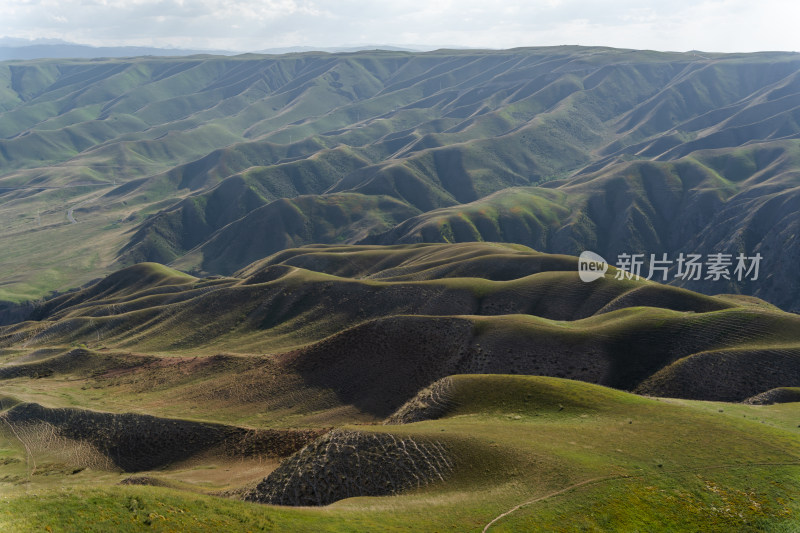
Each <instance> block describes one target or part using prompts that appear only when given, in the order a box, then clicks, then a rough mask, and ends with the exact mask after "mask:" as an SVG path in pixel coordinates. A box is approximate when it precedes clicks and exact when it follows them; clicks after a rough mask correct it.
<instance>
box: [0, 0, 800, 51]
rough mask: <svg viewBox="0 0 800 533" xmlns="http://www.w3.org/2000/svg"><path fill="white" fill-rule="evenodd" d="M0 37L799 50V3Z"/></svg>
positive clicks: (91, 18) (26, 0) (16, 14)
mask: <svg viewBox="0 0 800 533" xmlns="http://www.w3.org/2000/svg"><path fill="white" fill-rule="evenodd" d="M2 11H3V16H2V19H0V35H6V36H10V37H26V38H62V39H66V40H70V41H75V42H83V43H89V44H95V45H126V44H135V45H155V46H181V47H192V48H227V49H234V50H257V49H263V48H268V47H276V46H291V45H319V46H333V45H352V44H376V43H386V44H431V45H443V44H449V45H461V46H475V47H504V48H505V47H515V46H541V45H557V44H585V45H606V46H617V47H625V48H650V49H657V50H679V51H680V50H690V49H702V50H708V51H754V50H763V49H771V50H800V36H799V35H800V34H798V32H797V31H796V29H795V28H794V26H795V24H796V21H797V20H800V4H795V3H789V2H782V1H777V0H764V1H762V2H760V3H756V2H752V1H751V0H696V1H691V0H673V1H671V2H668V3H667V2H660V1H654V0H607V1H605V2H597V1H582V0H541V1H538V2H531V1H521V0H506V1H500V2H494V3H489V2H486V1H485V0H480V1H478V0H459V1H456V0H439V1H436V2H433V1H430V0H424V1H423V0H408V1H405V2H397V1H391V2H389V1H372V2H366V1H364V0H339V1H334V0H264V1H256V0H245V1H237V0H4V1H3V9H2Z"/></svg>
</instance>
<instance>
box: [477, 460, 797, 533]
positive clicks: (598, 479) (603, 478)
mask: <svg viewBox="0 0 800 533" xmlns="http://www.w3.org/2000/svg"><path fill="white" fill-rule="evenodd" d="M770 466H800V462H793V463H750V464H743V465H714V466H707V467H704V468H685V469H677V470H670V471H669V473H674V472H700V471H703V470H721V469H722V470H728V469H730V470H733V469H735V468H750V467H770ZM665 473H667V472H665ZM656 475H658V474H656ZM646 477H648V475H640V476H632V475H626V474H620V475H615V476H601V477H595V478H591V479H586V480H584V481H580V482H578V483H575V484H573V485H570V486H568V487H564V488H563V489H559V490H557V491H555V492H551V493H549V494H544V495H542V496H539V497H538V498H534V499H532V500H528V501H526V502H523V503H520V504H519V505H516V506H514V507H512V508H511V509H509V510H508V511H506V512H505V513H503V514H501V515H498V516H496V517H495V518H494V519H493V520H492V521H491V522H489V523H488V524H486V526H484V528H483V531H482V533H486V532H487V531H489V528H490V527H492V526H493V525H495V524H496V523H497V522H499V521H500V520H502V519H503V518H505V517H506V516H508V515H510V514H511V513H514V512H516V511H518V510H520V509H522V508H523V507H525V506H528V505H531V504H534V503H537V502H540V501H542V500H546V499H548V498H553V497H554V496H558V495H560V494H564V493H565V492H569V491H571V490H574V489H577V488H579V487H583V486H586V485H595V484H600V483H606V482H608V481H616V480H618V479H626V480H627V479H641V478H646Z"/></svg>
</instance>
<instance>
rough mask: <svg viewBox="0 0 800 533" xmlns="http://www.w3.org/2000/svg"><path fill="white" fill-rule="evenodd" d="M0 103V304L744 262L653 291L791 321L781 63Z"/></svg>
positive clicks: (323, 66) (528, 70)
mask: <svg viewBox="0 0 800 533" xmlns="http://www.w3.org/2000/svg"><path fill="white" fill-rule="evenodd" d="M0 109H2V110H3V111H2V114H0V119H1V120H0V169H1V170H0V172H2V175H0V187H5V188H6V189H4V190H5V191H6V192H5V193H0V194H2V196H0V201H2V202H3V203H2V207H1V208H0V218H2V222H3V228H4V229H3V233H2V235H0V250H2V251H0V259H2V260H3V263H4V264H9V265H11V267H12V270H11V271H12V272H14V274H13V275H9V276H8V277H7V278H6V279H5V283H4V285H3V286H2V288H0V299H6V300H9V301H19V300H24V299H32V298H37V297H39V296H41V295H43V294H45V293H46V292H47V291H49V290H52V289H66V288H69V287H71V286H74V285H78V284H81V283H84V282H86V281H88V280H90V279H92V278H94V277H97V276H99V275H101V274H104V273H107V272H109V271H111V270H113V269H114V268H117V267H119V266H124V265H128V264H131V263H135V262H140V261H157V262H162V263H169V264H171V265H173V266H175V267H177V268H181V269H184V270H186V271H190V272H193V273H196V274H197V273H212V274H230V273H232V272H234V271H236V270H237V269H239V268H242V267H243V266H245V265H246V264H248V263H250V262H252V261H254V260H257V259H259V258H261V257H264V256H266V255H269V254H271V253H274V252H276V251H279V250H281V249H284V248H287V247H292V246H298V245H304V244H313V243H363V244H367V243H380V244H396V243H417V242H462V241H475V240H487V241H503V242H514V243H520V244H524V245H526V246H530V247H532V248H535V249H538V250H541V251H546V252H552V253H568V254H575V255H577V254H579V253H580V252H581V251H583V250H585V249H589V250H593V251H595V252H597V253H600V254H601V255H603V256H604V257H606V258H607V259H608V260H609V261H610V262H612V263H613V262H614V261H615V259H616V258H617V257H618V256H619V254H621V253H641V254H644V256H645V257H647V258H648V259H649V257H650V254H656V255H658V256H659V257H660V256H661V254H665V253H666V254H669V255H670V256H671V257H673V258H674V257H677V256H678V255H679V254H680V253H685V254H688V253H698V254H713V253H726V254H728V253H729V254H732V255H736V254H739V253H741V254H745V255H747V256H755V255H756V254H761V256H763V263H762V265H761V277H760V279H758V280H756V281H752V280H751V281H742V282H739V281H737V280H736V279H732V280H727V279H725V278H722V279H720V280H705V279H700V280H696V281H684V280H682V279H674V278H672V279H671V280H670V281H671V282H672V283H674V284H680V285H685V286H687V287H689V288H692V289H694V290H700V291H703V292H706V293H719V292H742V293H744V294H751V295H756V296H760V297H762V298H765V299H767V300H769V301H771V302H773V303H775V304H777V305H779V306H781V307H783V308H784V309H787V310H800V274H798V273H797V268H795V266H796V265H797V264H798V261H800V246H798V242H797V238H798V237H797V236H798V234H800V233H798V231H800V228H799V227H798V225H799V224H800V215H798V212H800V209H798V208H799V207H800V204H798V201H800V199H798V198H800V197H798V190H800V189H799V188H798V185H800V55H798V54H794V53H757V54H708V53H703V54H701V53H697V52H689V53H659V52H648V51H635V50H619V49H609V48H586V47H568V46H564V47H550V48H526V49H514V50H504V51H486V50H483V51H481V50H440V51H436V52H427V53H410V52H405V51H390V50H386V51H361V52H353V53H347V54H329V53H318V54H315V53H313V52H307V53H301V54H288V55H278V56H260V55H252V54H249V55H243V56H239V57H210V56H205V57H196V58H134V59H125V60H120V59H108V60H100V61H98V60H95V61H85V60H51V61H41V60H40V61H36V62H30V63H24V62H23V63H14V64H11V63H7V64H4V65H0ZM0 191H2V190H0ZM73 220H74V221H75V222H76V223H72V222H73ZM54 244H57V245H58V246H59V247H60V248H59V253H58V254H54V253H53V250H52V246H53V245H54Z"/></svg>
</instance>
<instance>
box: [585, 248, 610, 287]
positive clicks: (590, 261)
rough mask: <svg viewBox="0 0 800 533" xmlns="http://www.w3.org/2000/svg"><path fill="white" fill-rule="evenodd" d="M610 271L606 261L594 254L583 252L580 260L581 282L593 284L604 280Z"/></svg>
mask: <svg viewBox="0 0 800 533" xmlns="http://www.w3.org/2000/svg"><path fill="white" fill-rule="evenodd" d="M607 271H608V263H606V260H605V259H603V258H602V257H600V256H599V255H597V254H596V253H594V252H589V251H585V252H582V253H581V255H580V257H579V258H578V275H579V276H580V277H581V281H585V282H586V283H591V282H592V281H594V280H596V279H600V278H602V277H603V276H604V275H605V274H606V272H607Z"/></svg>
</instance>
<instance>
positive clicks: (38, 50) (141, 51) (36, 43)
mask: <svg viewBox="0 0 800 533" xmlns="http://www.w3.org/2000/svg"><path fill="white" fill-rule="evenodd" d="M437 48H449V49H456V48H462V49H463V47H456V46H438V47H433V46H392V45H381V44H375V45H358V46H333V47H331V46H328V47H324V46H323V47H319V46H317V47H314V46H287V47H281V48H265V49H263V50H257V51H253V52H250V53H254V54H289V53H307V52H327V53H352V52H360V51H363V50H389V51H395V52H424V51H429V50H434V49H437ZM241 53H245V52H242V51H238V52H234V51H230V50H206V49H203V50H197V49H185V48H158V47H151V46H90V45H85V44H77V43H70V42H67V41H62V40H60V39H35V40H29V39H15V38H10V37H2V38H0V61H9V60H25V59H96V58H111V57H116V58H129V57H138V56H157V57H172V56H191V55H200V54H213V55H225V56H232V55H237V54H241Z"/></svg>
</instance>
